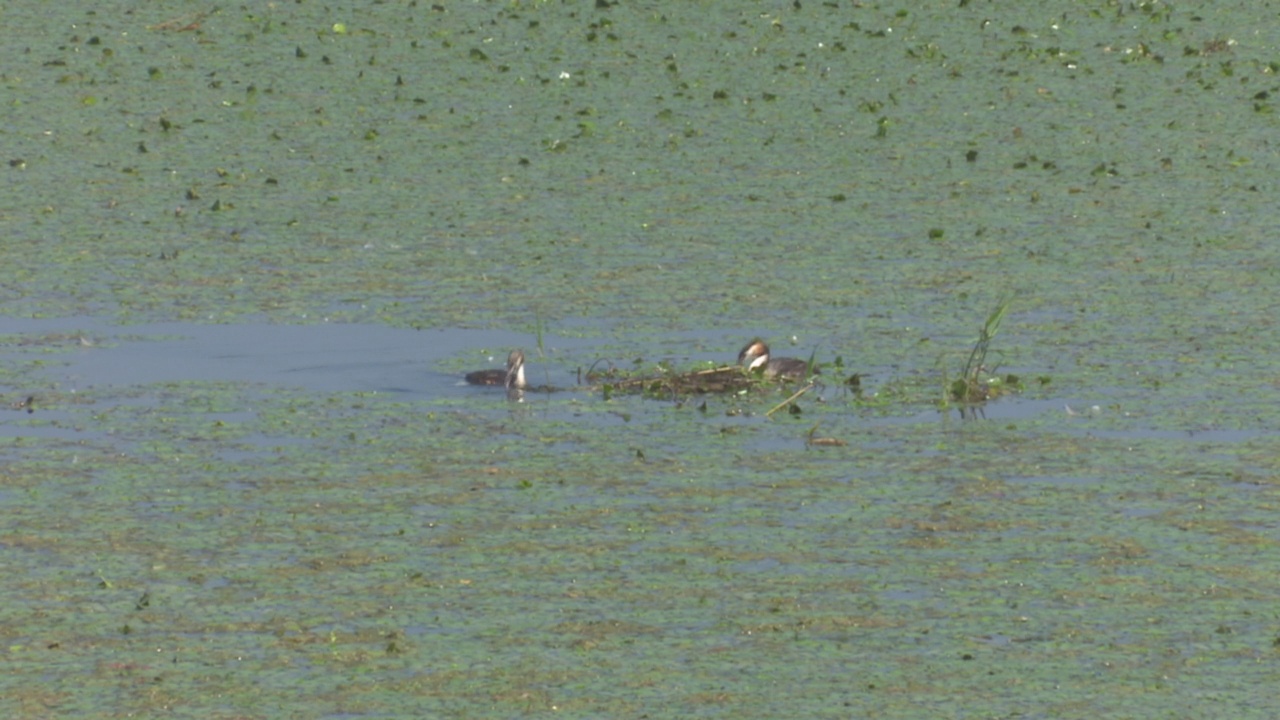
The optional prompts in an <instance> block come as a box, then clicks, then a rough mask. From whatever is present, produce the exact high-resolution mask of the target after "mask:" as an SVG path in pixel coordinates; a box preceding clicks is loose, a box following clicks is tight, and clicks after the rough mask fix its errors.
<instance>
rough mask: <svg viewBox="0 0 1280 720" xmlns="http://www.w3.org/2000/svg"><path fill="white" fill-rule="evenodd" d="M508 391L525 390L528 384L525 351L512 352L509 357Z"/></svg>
mask: <svg viewBox="0 0 1280 720" xmlns="http://www.w3.org/2000/svg"><path fill="white" fill-rule="evenodd" d="M506 385H507V389H508V390H510V389H512V388H523V387H525V385H527V383H526V382H525V381H524V351H522V350H512V351H511V354H510V355H508V356H507V382H506Z"/></svg>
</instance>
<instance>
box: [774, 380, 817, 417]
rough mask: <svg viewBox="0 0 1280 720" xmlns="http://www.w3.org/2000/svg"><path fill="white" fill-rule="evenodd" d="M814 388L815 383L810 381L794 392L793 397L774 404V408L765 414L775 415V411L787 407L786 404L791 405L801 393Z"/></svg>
mask: <svg viewBox="0 0 1280 720" xmlns="http://www.w3.org/2000/svg"><path fill="white" fill-rule="evenodd" d="M812 389H813V383H809V384H808V385H805V386H804V387H802V388H800V389H799V390H797V391H795V392H794V393H791V397H789V398H787V399H786V400H783V401H782V402H780V403H778V404H777V405H774V406H773V409H772V410H770V411H769V412H767V413H765V414H764V416H765V417H769V416H771V415H773V414H774V413H776V412H778V411H779V410H781V409H782V408H784V407H786V406H788V405H790V404H791V402H792V401H793V400H795V399H796V398H798V397H800V396H801V395H803V394H805V393H807V392H809V391H810V390H812Z"/></svg>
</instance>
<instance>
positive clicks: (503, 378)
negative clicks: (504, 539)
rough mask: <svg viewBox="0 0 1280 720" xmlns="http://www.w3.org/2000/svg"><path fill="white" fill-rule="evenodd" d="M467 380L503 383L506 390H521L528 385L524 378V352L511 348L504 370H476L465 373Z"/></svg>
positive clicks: (472, 382) (485, 383) (478, 383)
mask: <svg viewBox="0 0 1280 720" xmlns="http://www.w3.org/2000/svg"><path fill="white" fill-rule="evenodd" d="M467 382H468V383H470V384H472V385H505V386H506V388H507V390H523V389H525V388H526V387H528V385H529V384H528V383H526V382H525V380H524V352H523V351H520V350H512V351H511V354H510V355H508V356H507V369H506V370H476V371H475V372H469V373H467Z"/></svg>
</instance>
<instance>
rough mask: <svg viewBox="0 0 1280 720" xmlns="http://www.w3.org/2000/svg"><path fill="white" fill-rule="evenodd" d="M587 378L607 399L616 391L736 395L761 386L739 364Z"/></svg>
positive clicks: (614, 372)
mask: <svg viewBox="0 0 1280 720" xmlns="http://www.w3.org/2000/svg"><path fill="white" fill-rule="evenodd" d="M585 379H586V381H587V382H588V383H590V385H591V387H593V388H599V389H600V390H602V391H603V392H604V394H605V396H606V397H608V396H609V395H611V394H613V393H615V392H622V393H641V394H644V395H649V396H651V397H659V396H660V397H669V396H672V395H702V394H708V393H736V392H741V391H743V390H747V389H749V388H751V387H754V386H756V385H759V384H760V378H759V377H758V376H756V375H754V374H752V373H749V372H747V371H745V370H743V369H742V367H740V366H738V365H725V366H723V367H715V368H708V369H706V370H695V371H693V372H686V373H662V374H659V375H645V376H641V377H635V376H627V375H624V374H622V373H620V372H618V371H617V370H615V369H613V368H610V369H609V370H605V371H600V372H588V373H587V375H586V378H585Z"/></svg>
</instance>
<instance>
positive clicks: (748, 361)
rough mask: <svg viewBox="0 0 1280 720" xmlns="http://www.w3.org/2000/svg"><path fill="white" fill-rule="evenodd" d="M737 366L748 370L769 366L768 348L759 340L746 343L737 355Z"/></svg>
mask: <svg viewBox="0 0 1280 720" xmlns="http://www.w3.org/2000/svg"><path fill="white" fill-rule="evenodd" d="M738 364H739V365H741V366H743V367H745V368H746V369H748V370H755V369H757V368H761V367H764V366H765V365H768V364H769V346H768V345H765V344H764V341H763V340H761V339H760V338H755V339H754V340H752V341H751V342H749V343H747V344H746V345H745V346H744V347H743V348H742V350H741V352H739V353H738Z"/></svg>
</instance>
